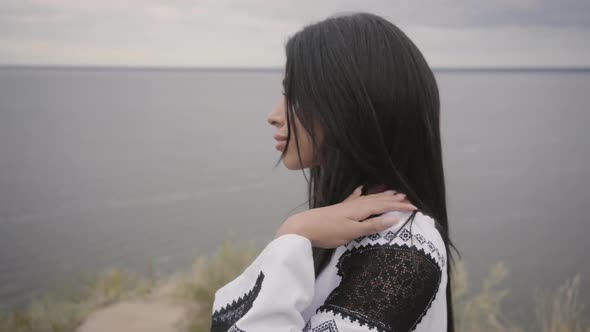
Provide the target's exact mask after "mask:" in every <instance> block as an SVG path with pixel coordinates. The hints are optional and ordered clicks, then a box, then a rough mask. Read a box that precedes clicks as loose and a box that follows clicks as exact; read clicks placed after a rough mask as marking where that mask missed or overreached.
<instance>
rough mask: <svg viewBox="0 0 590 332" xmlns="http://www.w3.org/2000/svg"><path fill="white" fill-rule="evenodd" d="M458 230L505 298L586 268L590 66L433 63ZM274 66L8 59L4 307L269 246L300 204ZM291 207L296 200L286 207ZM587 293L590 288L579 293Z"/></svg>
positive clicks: (0, 265)
mask: <svg viewBox="0 0 590 332" xmlns="http://www.w3.org/2000/svg"><path fill="white" fill-rule="evenodd" d="M436 76H437V80H438V83H439V88H440V92H441V103H442V111H441V112H442V113H441V114H442V136H443V148H444V151H443V154H444V159H445V171H446V176H447V178H446V180H447V195H448V204H449V218H450V222H451V227H452V235H453V236H454V241H455V244H456V245H457V246H458V248H459V250H461V253H462V255H463V258H464V259H465V260H466V262H467V266H468V270H469V271H470V272H471V274H472V277H473V278H472V280H473V283H474V286H479V285H478V280H479V279H480V278H481V277H482V276H484V275H485V274H486V271H487V268H488V266H489V265H490V264H491V263H494V262H496V261H499V260H502V261H505V262H506V263H507V264H508V266H509V268H510V271H511V274H510V276H509V278H508V280H509V282H508V284H507V287H510V288H511V289H512V290H513V293H512V297H511V298H510V299H509V301H511V302H510V303H512V304H517V303H518V304H522V303H523V301H527V300H526V299H529V298H530V297H531V296H532V291H533V288H534V287H543V288H544V287H556V286H558V285H559V284H560V283H561V282H562V281H563V280H564V279H565V278H568V277H571V276H573V275H574V274H575V273H576V272H582V273H584V277H585V278H584V279H583V280H584V295H583V296H584V299H586V300H588V299H590V296H589V295H590V290H589V289H590V282H589V279H590V266H589V264H588V258H587V254H588V252H589V251H590V242H589V241H588V240H587V237H588V233H589V231H590V217H589V216H588V212H587V205H588V202H590V167H589V163H590V137H589V135H588V133H587V128H588V124H590V109H589V106H588V105H590V72H588V71H586V72H436ZM280 81H281V73H280V71H261V72H252V71H245V72H232V71H217V72H215V71H213V72H211V71H167V70H104V69H86V70H84V69H70V70H65V69H7V68H4V69H0V308H2V307H4V308H7V307H10V306H22V305H23V304H25V303H26V302H27V301H28V300H29V299H30V298H32V297H34V296H36V295H39V294H41V293H42V292H43V291H44V290H47V289H52V288H55V287H56V286H58V285H61V286H64V285H66V286H67V285H68V284H72V283H74V282H75V280H76V278H78V277H79V276H84V275H88V274H90V275H91V274H93V273H95V272H96V271H101V270H104V269H105V268H107V267H109V266H122V267H128V268H132V269H136V270H138V271H142V270H143V269H145V267H146V266H147V265H148V264H149V262H150V261H152V262H153V264H154V266H155V269H156V271H157V272H159V273H161V274H164V273H167V272H170V271H174V270H177V269H185V268H188V267H189V265H190V264H191V263H192V261H193V259H194V257H195V256H196V255H198V254H208V253H210V252H211V250H212V249H214V248H216V246H217V244H218V243H219V242H220V241H222V240H223V239H224V238H226V237H227V236H231V235H236V236H239V237H241V238H243V239H245V240H252V241H255V242H256V243H257V244H258V245H259V246H262V245H263V244H264V243H265V241H268V240H269V239H270V238H271V236H272V234H274V231H275V230H276V228H277V227H278V226H279V225H280V223H281V222H282V221H283V220H284V218H285V217H286V216H287V215H288V214H289V213H291V212H292V211H297V210H298V209H300V208H302V207H303V206H304V205H305V204H304V203H305V179H304V177H303V175H302V173H301V172H292V171H288V170H287V169H285V168H284V167H283V166H282V165H280V166H279V167H277V168H273V166H274V164H275V163H276V161H277V160H278V152H277V151H275V150H274V143H273V140H272V135H273V133H274V130H273V129H272V128H271V127H270V126H269V125H268V124H267V123H266V115H267V114H268V112H270V111H271V109H272V107H273V106H274V105H275V103H276V102H277V101H278V98H279V97H280ZM293 209H295V210H293ZM587 302H588V301H587Z"/></svg>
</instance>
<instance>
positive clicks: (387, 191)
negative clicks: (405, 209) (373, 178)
mask: <svg viewBox="0 0 590 332" xmlns="http://www.w3.org/2000/svg"><path fill="white" fill-rule="evenodd" d="M385 192H386V193H388V194H391V195H393V194H395V191H393V190H385Z"/></svg>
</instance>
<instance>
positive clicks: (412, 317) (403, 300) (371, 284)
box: [310, 244, 442, 332]
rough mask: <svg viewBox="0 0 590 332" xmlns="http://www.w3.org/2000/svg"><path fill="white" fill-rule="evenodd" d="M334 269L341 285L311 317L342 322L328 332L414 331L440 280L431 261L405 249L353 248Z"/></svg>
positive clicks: (436, 290)
mask: <svg viewBox="0 0 590 332" xmlns="http://www.w3.org/2000/svg"><path fill="white" fill-rule="evenodd" d="M337 266H338V274H339V275H340V276H341V277H342V279H341V282H340V284H339V285H338V286H337V287H336V288H334V290H332V292H331V293H330V294H329V295H328V297H327V298H326V300H325V302H324V303H323V304H322V305H321V306H320V307H319V308H318V309H317V311H316V313H325V314H328V315H336V314H337V315H339V316H341V317H342V318H345V319H344V320H343V322H338V323H336V324H339V325H338V326H342V328H340V329H339V330H336V329H335V330H334V331H341V332H342V331H348V330H347V329H346V328H345V327H344V326H351V325H353V324H351V323H354V325H358V326H366V327H367V330H369V329H370V330H371V331H375V330H376V331H381V332H386V331H388V332H389V331H396V332H397V331H412V330H414V329H415V327H416V325H417V324H418V323H419V322H420V321H421V319H422V317H424V315H425V314H426V312H427V311H428V309H429V308H430V306H431V304H432V302H433V300H434V298H435V296H436V294H437V292H438V289H439V285H440V282H441V278H442V271H441V269H440V267H439V265H438V264H437V263H436V261H435V260H434V259H433V258H432V256H430V255H429V254H427V253H426V252H425V251H423V250H420V249H417V248H416V247H409V246H405V245H379V244H371V245H368V246H362V247H359V248H355V249H353V250H349V251H347V252H345V253H344V254H343V255H342V256H341V257H340V259H339V261H338V265H337ZM326 317H327V316H326ZM314 318H315V317H312V319H311V322H314ZM323 320H325V318H322V319H320V321H323ZM346 320H348V321H346ZM320 324H322V323H321V322H319V324H317V325H320ZM310 325H311V324H310ZM314 331H315V330H314ZM318 331H321V330H318ZM327 331H331V330H327ZM355 331H360V330H358V329H356V330H355ZM437 331H440V330H437Z"/></svg>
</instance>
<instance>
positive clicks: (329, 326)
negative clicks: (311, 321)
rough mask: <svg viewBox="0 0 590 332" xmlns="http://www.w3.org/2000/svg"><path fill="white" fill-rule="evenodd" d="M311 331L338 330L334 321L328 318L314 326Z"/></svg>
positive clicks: (335, 331) (336, 331)
mask: <svg viewBox="0 0 590 332" xmlns="http://www.w3.org/2000/svg"><path fill="white" fill-rule="evenodd" d="M311 332H338V327H337V326H336V321H335V320H333V319H330V320H327V321H325V322H322V323H321V324H320V325H318V326H316V327H314V328H313V329H312V330H311Z"/></svg>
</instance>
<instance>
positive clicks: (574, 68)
mask: <svg viewBox="0 0 590 332" xmlns="http://www.w3.org/2000/svg"><path fill="white" fill-rule="evenodd" d="M0 69H65V70H140V71H141V70H146V71H149V70H156V71H157V70H161V71H237V72H240V71H246V72H252V71H254V72H260V71H266V72H274V71H281V70H283V68H282V67H273V66H268V67H255V66H162V65H65V64H0ZM431 69H432V71H442V72H470V71H472V72H485V71H488V72H497V71H504V72H508V71H509V72H515V71H520V72H539V71H544V72H564V71H573V72H579V71H584V72H585V71H590V66H464V67H457V66H432V67H431Z"/></svg>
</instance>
